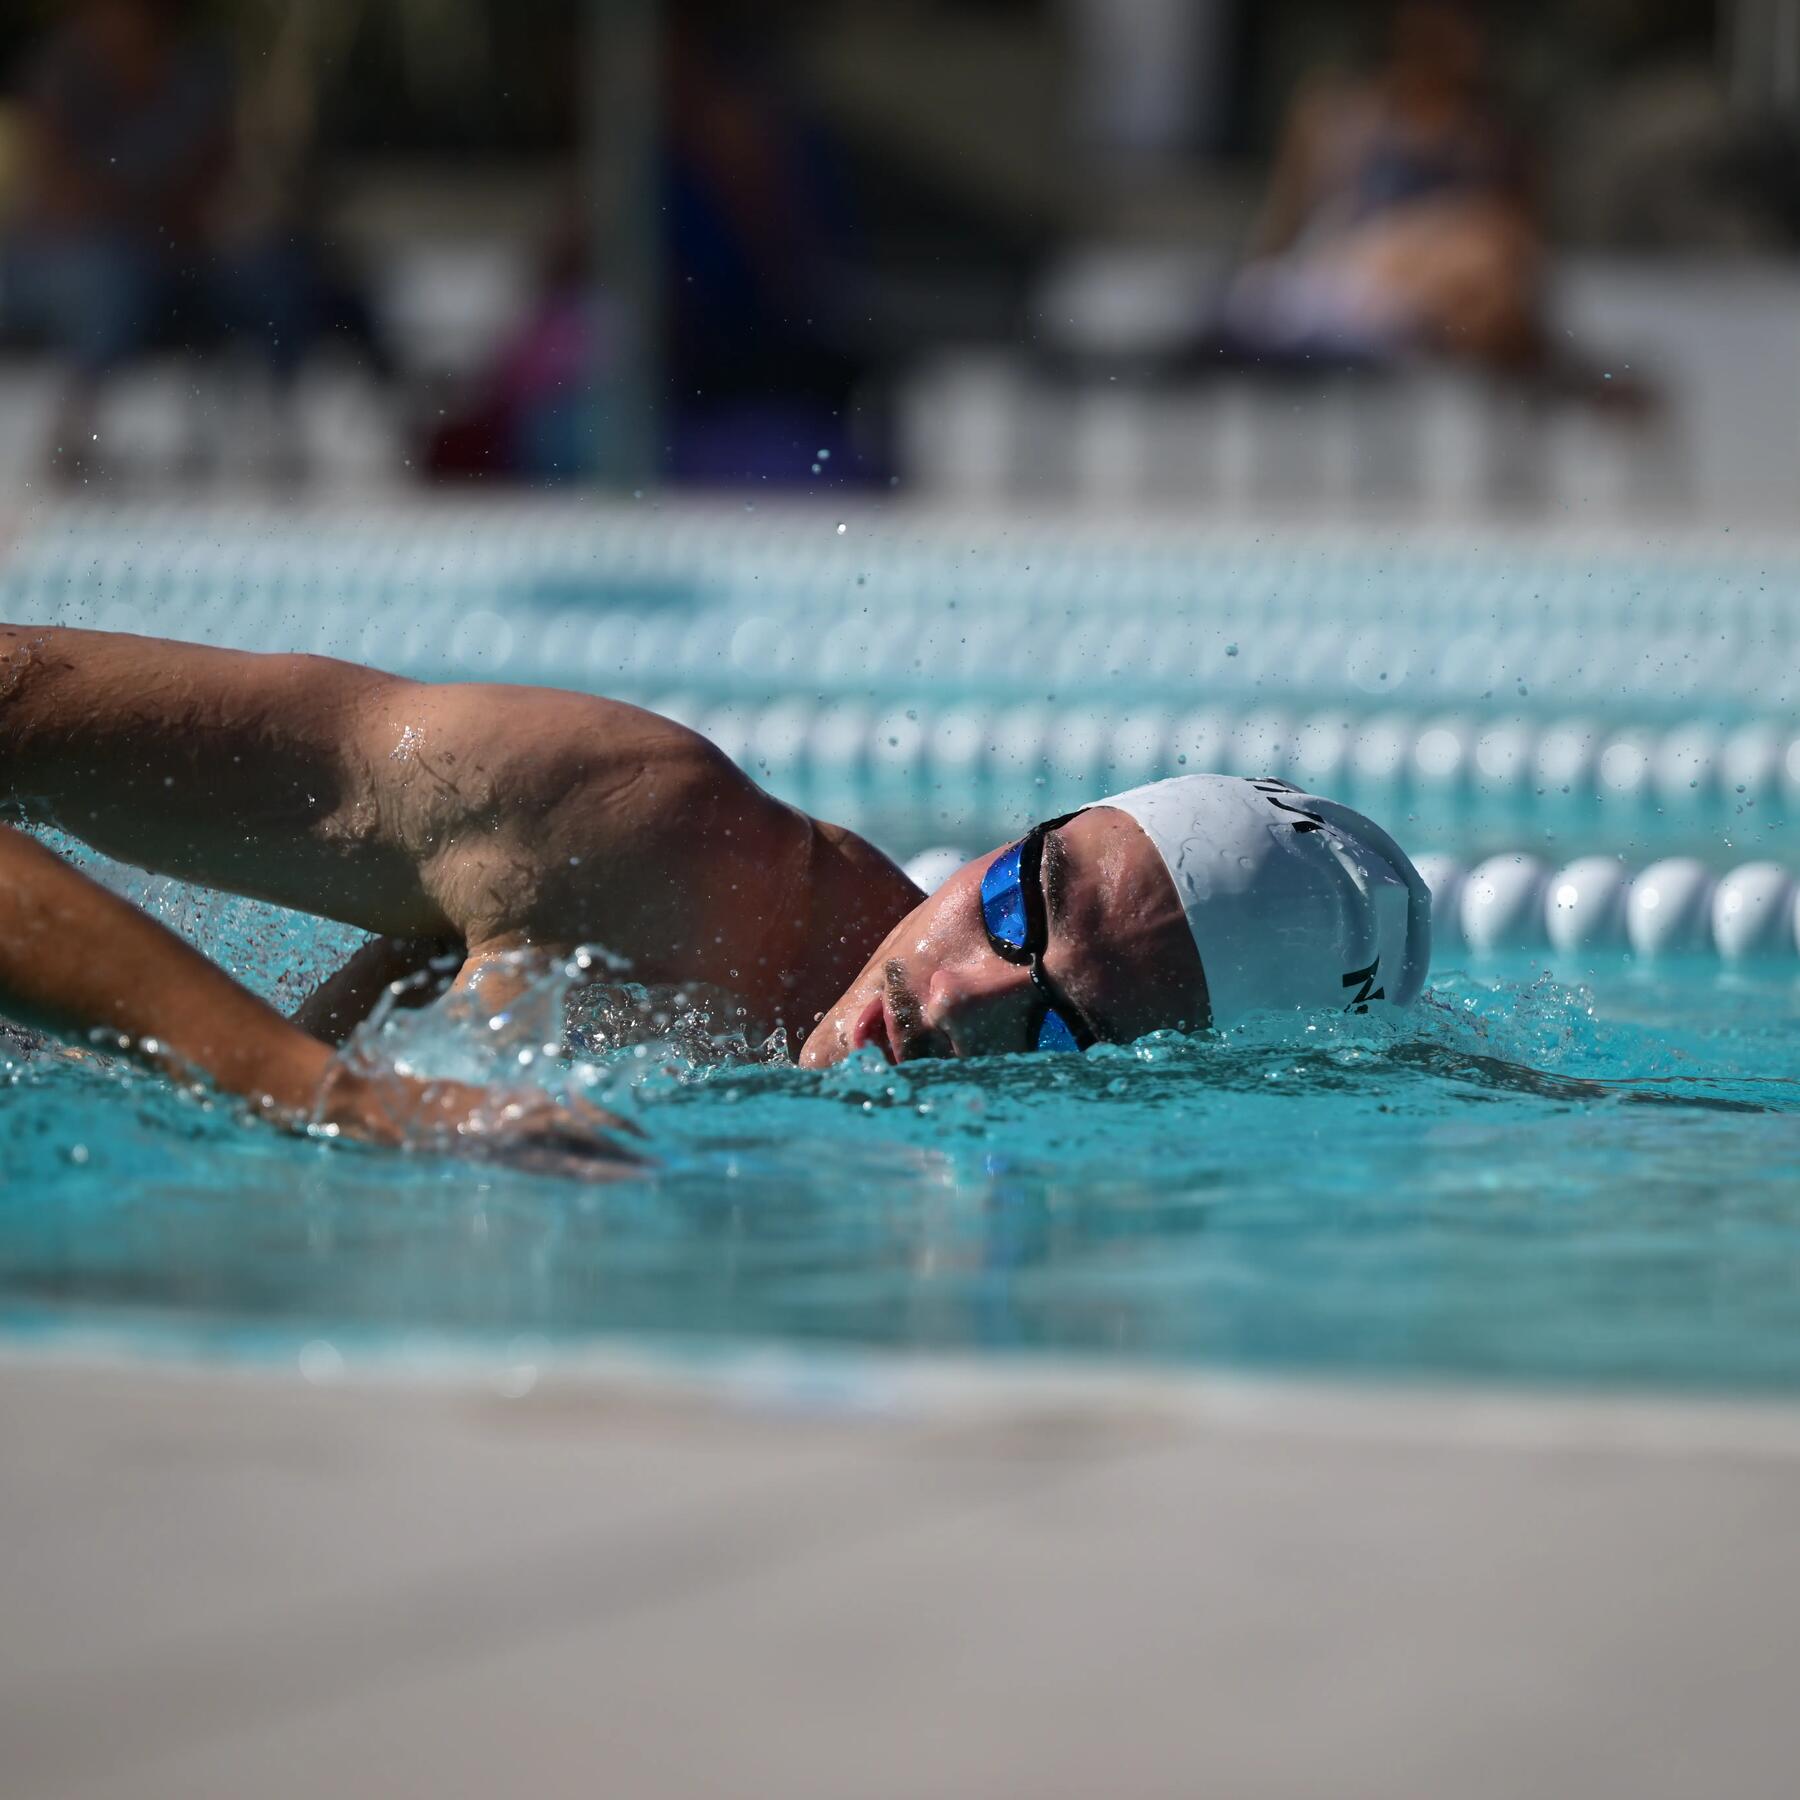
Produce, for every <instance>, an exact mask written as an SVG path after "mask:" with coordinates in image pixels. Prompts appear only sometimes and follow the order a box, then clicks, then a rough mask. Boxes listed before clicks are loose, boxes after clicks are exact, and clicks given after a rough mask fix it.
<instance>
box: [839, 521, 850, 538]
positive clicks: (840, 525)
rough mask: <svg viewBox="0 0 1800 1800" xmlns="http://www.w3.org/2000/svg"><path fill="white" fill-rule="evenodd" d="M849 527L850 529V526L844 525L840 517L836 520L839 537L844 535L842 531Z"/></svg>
mask: <svg viewBox="0 0 1800 1800" xmlns="http://www.w3.org/2000/svg"><path fill="white" fill-rule="evenodd" d="M849 529H850V527H849V526H848V525H846V524H845V523H844V521H843V520H842V519H839V520H838V528H837V534H838V536H839V537H842V536H843V535H844V533H845V532H846V531H848V530H849Z"/></svg>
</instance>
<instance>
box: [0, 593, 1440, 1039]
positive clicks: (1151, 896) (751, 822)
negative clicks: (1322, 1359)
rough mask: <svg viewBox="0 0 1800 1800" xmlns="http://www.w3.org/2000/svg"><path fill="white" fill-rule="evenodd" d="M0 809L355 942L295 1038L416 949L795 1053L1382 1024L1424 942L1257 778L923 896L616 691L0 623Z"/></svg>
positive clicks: (1335, 809) (1382, 888) (1328, 841)
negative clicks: (344, 927) (1307, 1024)
mask: <svg viewBox="0 0 1800 1800" xmlns="http://www.w3.org/2000/svg"><path fill="white" fill-rule="evenodd" d="M0 813H4V814H6V815H8V816H11V817H13V818H15V819H17V820H18V821H20V822H22V823H28V824H41V825H51V826H56V827H59V828H60V829H62V830H64V831H66V832H68V833H69V834H70V835H72V836H74V837H77V838H80V839H82V840H83V841H85V842H86V843H89V844H91V845H93V846H94V848H95V849H97V850H100V851H103V852H104V853H105V854H107V855H108V856H112V857H115V858H118V859H119V860H121V861H125V862H130V863H135V864H137V865H138V866H139V867H142V868H145V869H150V870H154V871H156V872H157V873H160V874H166V875H172V876H177V877H180V878H181V879H184V880H188V881H195V882H200V883H203V884H206V885H208V886H212V887H218V888H224V889H227V890H229V891H231V892H234V893H239V894H246V895H250V896H253V897H255V898H258V899H262V900H267V901H272V902H275V903H277V904H279V905H283V906H288V907H292V908H296V909H298V910H300V911H303V912H310V913H315V914H320V915H322V916H324V917H326V918H331V919H337V920H341V921H342V922H344V923H346V924H349V925H354V926H358V927H360V928H362V929H363V930H366V931H369V932H371V933H374V934H375V936H376V941H375V942H374V943H372V944H370V945H368V946H366V947H365V948H364V949H363V950H362V951H361V952H359V953H358V954H357V955H356V956H355V957H353V958H352V959H351V961H350V962H349V963H348V964H347V965H346V966H345V968H344V969H343V970H341V971H340V972H339V973H338V974H337V975H336V976H334V977H333V978H332V979H331V980H330V981H328V982H327V983H326V984H325V986H324V987H323V988H322V989H321V990H320V991H319V992H318V993H317V994H316V995H314V996H313V997H312V998H311V999H310V1000H309V1001H308V1002H307V1003H306V1004H305V1005H304V1006H303V1007H302V1008H301V1010H300V1013H299V1014H298V1015H297V1022H298V1023H299V1024H300V1025H302V1026H303V1027H304V1028H305V1029H306V1030H307V1031H308V1032H310V1033H311V1034H313V1035H314V1036H315V1037H317V1038H319V1039H320V1040H322V1041H337V1040H341V1038H342V1037H343V1036H344V1034H345V1033H347V1032H348V1031H349V1030H350V1029H351V1028H352V1027H353V1026H354V1025H355V1023H356V1022H357V1021H358V1020H359V1019H361V1018H362V1017H363V1016H365V1014H366V1013H367V1011H368V1010H369V1008H370V1007H371V1006H372V1005H373V1003H374V1001H375V1000H376V999H377V998H378V997H379V996H380V994H381V993H382V992H383V990H384V989H385V988H386V986H387V984H388V983H390V982H392V981H394V980H395V979H397V978H399V977H401V976H405V975H408V974H410V973H413V972H415V971H417V970H420V969H422V968H424V967H426V966H427V965H428V964H429V963H430V962H431V961H432V959H434V958H438V957H442V956H444V955H446V954H448V955H451V956H453V957H454V958H456V959H458V960H459V961H460V964H461V973H460V975H458V976H457V978H456V979H457V982H458V983H460V984H463V985H467V984H469V983H471V982H475V981H478V980H481V979H483V977H484V975H486V974H487V973H489V972H497V973H500V974H504V973H505V972H506V970H507V969H508V968H516V967H517V966H518V963H519V961H520V959H521V956H523V958H524V959H526V960H529V959H530V958H532V957H540V956H541V957H544V958H561V957H564V956H567V955H568V954H570V953H571V952H572V951H573V950H574V949H576V948H577V947H579V946H581V945H600V946H604V947H605V948H606V949H607V950H608V951H610V952H612V953H613V954H614V955H615V956H617V957H619V958H622V959H624V961H625V962H626V963H627V964H628V965H629V967H630V971H631V978H632V979H633V980H634V981H639V982H643V983H645V984H646V985H660V984H670V985H677V986H680V985H687V984H706V985H708V986H711V987H715V988H719V989H723V990H725V991H727V992H730V993H732V994H734V995H736V996H737V997H738V999H739V1000H740V1001H741V1002H742V1004H743V1005H744V1007H745V1008H746V1013H747V1017H748V1018H749V1019H750V1020H751V1021H753V1022H754V1023H755V1025H756V1026H757V1028H758V1029H760V1030H774V1029H777V1028H780V1029H782V1030H784V1031H785V1032H786V1033H787V1035H788V1038H789V1041H790V1042H792V1043H796V1044H799V1045H800V1046H801V1048H800V1052H799V1057H800V1061H801V1063H802V1064H804V1065H806V1066H809V1067H821V1066H824V1065H828V1064H831V1063H836V1062H839V1061H841V1060H843V1059H844V1058H845V1057H847V1056H849V1055H852V1054H853V1053H855V1052H856V1051H858V1050H862V1049H864V1048H867V1047H873V1048H874V1049H875V1050H876V1051H878V1052H880V1053H881V1054H882V1055H884V1056H886V1057H888V1058H889V1059H890V1060H892V1061H895V1062H900V1061H907V1060H910V1059H912V1058H915V1057H921V1056H980V1055H990V1054H998V1053H1002V1052H1007V1051H1033V1050H1049V1049H1063V1050H1067V1049H1076V1050H1079V1049H1083V1048H1085V1047H1086V1046H1088V1045H1089V1044H1092V1043H1095V1042H1100V1041H1112V1042H1125V1041H1129V1040H1131V1039H1133V1038H1136V1037H1140V1036H1142V1035H1144V1034H1145V1033H1148V1032H1151V1031H1155V1030H1159V1029H1166V1028H1181V1029H1187V1030H1200V1029H1204V1028H1207V1027H1209V1026H1211V1027H1219V1026H1230V1025H1233V1024H1236V1023H1237V1022H1238V1021H1239V1020H1241V1019H1244V1018H1248V1017H1250V1016H1253V1015H1255V1014H1257V1013H1259V1012H1264V1011H1270V1010H1273V1011H1286V1012H1292V1011H1295V1010H1301V1011H1314V1010H1322V1011H1338V1012H1342V1011H1354V1012H1362V1011H1375V1012H1380V1011H1385V1010H1391V1009H1396V1008H1399V1007H1403V1006H1405V1005H1407V1004H1408V1003H1409V1002H1410V1001H1411V1000H1412V998H1413V997H1414V996H1415V995H1416V994H1417V992H1418V990H1419V988H1420V986H1421V985H1422V983H1423V981H1424V978H1425V973H1426V968H1427V965H1428V962H1429V956H1430V901H1429V896H1428V894H1427V892H1426V889H1425V887H1424V884H1423V883H1422V882H1421V881H1420V879H1419V877H1418V875H1417V873H1416V871H1415V870H1414V869H1413V867H1412V864H1411V863H1410V862H1409V861H1408V860H1407V858H1406V856H1405V855H1404V853H1403V852H1402V851H1401V850H1400V849H1399V848H1398V847H1397V846H1396V845H1395V844H1394V843H1393V841H1392V840H1391V839H1390V838H1389V837H1388V836H1387V834H1386V833H1385V832H1383V831H1382V830H1381V829H1380V828H1379V827H1377V826H1376V825H1374V824H1372V823H1371V822H1370V821H1369V820H1367V819H1365V818H1363V817H1362V816H1361V815H1360V814H1358V813H1355V812H1353V811H1351V810H1350V809H1349V808H1347V807H1344V806H1340V805H1338V804H1337V803H1335V802H1333V801H1329V800H1322V799H1318V798H1316V797H1313V796H1310V795H1306V794H1302V793H1300V792H1298V791H1296V790H1294V789H1292V788H1290V787H1288V786H1287V785H1286V784H1284V783H1281V782H1276V781H1248V780H1243V779H1239V778H1237V777H1231V776H1219V775H1188V776H1180V777H1176V778H1175V779H1173V780H1171V781H1166V782H1159V783H1154V784H1151V785H1150V786H1148V787H1143V788H1137V789H1134V790H1132V791H1131V792H1129V793H1126V794H1121V795H1117V796H1114V797H1113V798H1111V799H1109V800H1107V801H1103V802H1101V803H1098V804H1096V805H1093V806H1090V807H1087V808H1085V809H1083V810H1082V811H1079V812H1076V813H1073V814H1070V815H1067V816H1065V817H1059V818H1052V819H1048V820H1045V821H1044V822H1042V823H1041V824H1039V825H1037V826H1035V827H1033V829H1032V830H1031V831H1029V832H1028V833H1027V834H1026V835H1025V836H1024V837H1023V838H1022V839H1021V840H1019V841H1018V842H1016V843H1012V844H1008V845H1004V846H1002V847H1000V848H999V849H997V850H994V851H990V852H988V853H987V854H985V855H983V856H980V857H977V858H976V859H975V860H974V861H972V862H970V863H968V864H967V865H966V866H965V867H963V868H962V869H960V870H959V871H958V872H957V873H956V874H954V875H952V876H951V877H950V879H949V880H948V881H946V882H945V883H944V884H943V886H941V887H940V888H939V889H938V890H937V892H936V893H934V894H931V895H930V896H926V895H924V894H922V893H921V892H920V891H919V889H918V888H916V887H915V886H914V885H913V883H912V882H911V881H909V880H908V879H907V877H906V876H905V875H904V874H903V873H902V872H901V870H900V869H899V868H897V867H896V866H895V865H894V863H892V862H891V861H890V860H889V859H888V858H887V857H886V856H884V855H882V854H881V852H880V851H878V850H876V849H875V848H874V847H873V846H871V845H870V844H868V843H866V842H865V841H864V840H863V839H861V838H859V837H858V836H856V835H855V834H854V833H853V832H850V831H847V830H845V829H843V828H842V827H841V826H837V825H832V824H828V823H826V822H824V821H822V820H818V819H813V818H810V817H808V816H807V815H806V814H804V813H801V812H798V811H796V810H795V809H794V808H792V807H790V806H786V805H784V804H782V803H781V802H780V801H778V800H776V799H774V798H773V797H772V796H770V795H768V794H766V793H764V792H763V790H762V789H761V788H759V787H758V786H757V785H756V784H755V783H754V782H753V781H752V780H751V779H750V778H749V777H748V776H747V775H745V774H744V773H743V772H742V771H741V770H740V769H738V768H737V767H736V766H735V765H734V764H733V763H731V762H730V761H729V759H727V758H726V757H725V756H724V755H723V754H722V753H721V752H720V751H719V750H718V749H717V748H715V747H714V746H713V745H711V744H709V743H708V742H707V741H706V740H705V739H704V738H701V737H700V736H698V735H697V734H696V733H694V732H691V731H688V730H686V729H685V728H683V727H681V726H679V725H676V724H674V723H673V722H672V721H670V720H668V719H664V718H661V717H659V716H657V715H656V714H654V713H650V712H646V711H643V710H641V709H639V708H637V707H633V706H628V705H625V704H623V703H622V702H619V701H614V700H605V699H598V698H594V697H592V696H589V695H585V694H575V693H566V692H562V691H560V690H555V689H543V688H524V687H502V686H487V685H479V686H477V685H460V684H458V685H433V684H427V683H421V682H415V681H409V680H403V679H400V678H398V677H395V676H391V675H385V674H382V673H380V672H379V671H376V670H373V669H368V668H363V667H361V666H359V665H356V664H352V663H346V662H337V661H332V660H328V659H325V658H319V657H310V656H287V655H257V654H251V653H247V652H242V651H232V650H216V649H207V648H200V647H197V646H194V645H189V644H175V643H167V642H161V641H157V640H153V639H146V638H135V637H127V636H121V635H114V634H107V633H97V632H83V631H70V630H53V629H48V628H36V627H17V626H0Z"/></svg>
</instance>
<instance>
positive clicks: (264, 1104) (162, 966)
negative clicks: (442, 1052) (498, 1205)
mask: <svg viewBox="0 0 1800 1800" xmlns="http://www.w3.org/2000/svg"><path fill="white" fill-rule="evenodd" d="M0 1015H3V1016H5V1017H6V1018H7V1019H10V1020H12V1021H13V1022H15V1023H17V1024H22V1025H27V1026H30V1027H32V1028H34V1029H36V1030H40V1031H46V1032H50V1033H52V1034H54V1035H56V1036H58V1037H62V1038H66V1039H68V1040H69V1041H71V1042H73V1043H85V1044H93V1043H94V1042H96V1040H98V1041H100V1042H101V1043H103V1044H104V1046H105V1047H106V1048H108V1049H116V1050H119V1051H122V1052H124V1053H125V1054H128V1055H130V1056H132V1057H134V1058H135V1059H136V1060H138V1061H140V1062H144V1063H147V1064H149V1065H150V1066H152V1067H155V1068H158V1069H162V1070H164V1071H168V1072H172V1073H174V1074H177V1075H182V1076H191V1075H194V1074H199V1075H203V1076H205V1077H206V1078H207V1079H208V1080H210V1081H211V1082H212V1083H213V1085H215V1086H216V1087H218V1088H219V1089H221V1090H222V1091H223V1092H225V1093H228V1094H233V1095H236V1096H238V1097H240V1098H242V1099H244V1100H247V1101H248V1102H250V1104H251V1105H252V1106H254V1107H256V1108H257V1109H258V1110H259V1111H260V1112H262V1113H263V1114H265V1115H266V1116H268V1117H270V1118H271V1119H273V1120H274V1121H275V1122H277V1123H279V1124H283V1125H287V1126H290V1127H298V1126H303V1125H305V1124H307V1123H308V1122H311V1121H314V1120H316V1121H317V1122H318V1123H320V1124H326V1125H336V1126H337V1127H339V1129H341V1130H342V1131H344V1132H345V1133H346V1134H348V1135H350V1136H353V1137H360V1138H364V1139H367V1140H369V1141H371V1142H375V1143H383V1144H402V1143H408V1142H415V1141H420V1142H425V1143H427V1144H433V1143H437V1142H446V1141H447V1142H448V1143H449V1144H450V1145H452V1146H453V1147H457V1148H468V1147H472V1145H473V1144H474V1143H475V1142H476V1140H479V1142H480V1144H481V1146H482V1147H490V1146H491V1147H492V1148H493V1149H495V1150H496V1151H501V1152H506V1151H513V1150H516V1151H523V1152H524V1153H526V1155H527V1156H530V1155H532V1154H533V1153H534V1152H545V1153H548V1154H550V1155H551V1156H553V1157H554V1159H555V1162H556V1166H557V1167H558V1168H559V1169H560V1170H563V1171H564V1172H581V1173H593V1172H595V1166H609V1165H615V1166H616V1165H620V1164H624V1163H627V1162H629V1161H631V1160H633V1159H632V1158H631V1157H630V1156H629V1155H628V1154H627V1153H626V1152H624V1151H622V1150H620V1149H619V1148H618V1146H617V1145H615V1144H613V1143H612V1142H611V1141H610V1140H608V1139H606V1138H605V1137H602V1136H601V1135H600V1131H601V1129H603V1128H607V1127H613V1126H616V1125H617V1124H618V1121H616V1120H612V1119H609V1118H607V1117H606V1116H605V1115H602V1114H599V1113H597V1112H591V1113H590V1114H589V1115H588V1116H586V1117H584V1118H565V1117H563V1116H562V1115H561V1114H559V1113H558V1112H557V1110H556V1109H555V1108H554V1106H553V1105H552V1104H551V1102H550V1098H549V1096H548V1095H532V1096H526V1097H523V1098H521V1097H516V1096H504V1095H494V1094H490V1093H487V1092H486V1091H484V1090H480V1089H473V1088H468V1087H464V1086H461V1085H460V1084H456V1083H450V1082H440V1083H423V1082H416V1081H409V1080H406V1079H404V1078H401V1077H398V1076H391V1077H385V1078H381V1079H375V1078H370V1077H365V1076H364V1075H362V1074H360V1073H358V1072H357V1071H355V1070H353V1069H350V1068H348V1067H347V1066H346V1065H345V1064H343V1063H341V1062H340V1061H339V1060H338V1059H337V1058H336V1057H335V1056H334V1055H333V1053H332V1051H331V1050H330V1048H329V1047H328V1046H326V1045H325V1044H322V1043H320V1042H319V1041H318V1040H317V1039H316V1038H312V1037H309V1036H308V1035H307V1034H306V1033H305V1032H304V1031H301V1030H299V1029H297V1028H296V1027H295V1026H293V1025H290V1024H289V1023H288V1021H287V1020H285V1019H284V1018H282V1017H281V1015H280V1014H279V1013H278V1012H276V1011H275V1010H274V1009H273V1008H272V1007H269V1006H266V1005H264V1004H263V1002H262V1001H261V1000H259V999H258V998H257V997H256V996H255V995H254V994H252V993H250V992H249V991H248V990H247V989H245V988H242V987H240V986H239V985H238V984H237V983H236V982H235V981H233V980H232V979H231V977H230V976H228V975H227V974H225V972H224V971H223V970H222V969H219V968H217V967H215V966H214V965H213V964H212V963H210V962H208V961H207V959H206V958H205V957H204V956H202V955H200V954H199V952H198V951H196V950H194V949H193V948H192V947H191V946H189V945H188V944H186V943H184V942H182V940H181V939H180V938H178V937H176V936H175V935H174V934H173V933H172V932H170V931H167V930H165V929H164V928H163V927H162V926H161V925H159V924H158V923H157V922H156V921H155V920H154V919H151V918H149V917H147V916H146V915H145V914H143V913H141V912H139V911H138V910H137V908H136V907H134V906H131V905H130V904H128V903H127V902H126V901H124V900H122V899H120V898H119V896H118V895H116V894H114V893H111V892H109V891H108V890H107V889H105V888H103V887H101V886H99V885H98V884H97V883H96V882H93V881H90V880H89V879H88V878H87V877H86V876H85V875H83V874H81V873H80V872H79V871H78V870H75V869H72V868H70V867H69V865H68V864H67V863H65V862H63V861H62V859H61V858H60V857H57V856H55V855H53V854H52V853H51V852H50V851H48V850H46V849H45V848H44V847H43V845H41V844H39V843H37V842H36V841H35V840H34V839H31V838H28V837H26V836H24V835H23V834H21V833H19V832H16V831H12V830H9V829H8V828H7V827H5V826H3V825H0Z"/></svg>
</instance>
